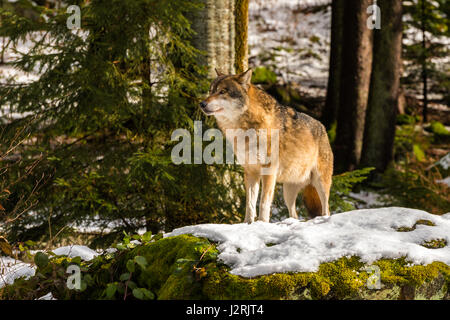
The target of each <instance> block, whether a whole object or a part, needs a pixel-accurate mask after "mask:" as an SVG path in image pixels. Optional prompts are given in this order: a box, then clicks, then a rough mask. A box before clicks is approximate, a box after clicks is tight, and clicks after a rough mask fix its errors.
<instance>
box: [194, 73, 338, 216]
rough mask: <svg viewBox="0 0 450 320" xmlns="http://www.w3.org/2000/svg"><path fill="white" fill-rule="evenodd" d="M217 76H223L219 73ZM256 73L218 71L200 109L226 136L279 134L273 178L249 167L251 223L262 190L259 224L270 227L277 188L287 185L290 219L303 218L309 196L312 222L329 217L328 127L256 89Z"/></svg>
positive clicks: (246, 166) (257, 167)
mask: <svg viewBox="0 0 450 320" xmlns="http://www.w3.org/2000/svg"><path fill="white" fill-rule="evenodd" d="M216 71H217V70H216ZM251 74H252V71H251V70H248V71H246V72H244V73H242V74H239V75H224V74H222V73H220V72H219V71H217V75H218V77H217V79H215V80H214V81H213V82H212V84H211V87H210V93H209V96H208V97H207V98H206V99H205V100H204V101H203V102H202V103H201V104H200V105H201V108H202V110H203V111H204V112H205V113H206V114H207V115H214V116H215V118H216V120H217V123H218V125H219V127H220V129H221V130H222V131H224V132H225V130H227V129H243V130H248V129H255V130H258V129H267V130H268V135H269V136H268V138H267V139H268V140H269V141H270V132H271V131H270V130H271V129H278V135H279V157H278V161H277V163H275V165H273V164H272V166H271V168H272V169H270V172H269V174H264V175H262V174H261V169H262V168H263V167H264V168H267V166H265V165H264V164H258V163H256V164H247V163H244V164H243V166H244V180H245V188H246V198H247V199H246V214H245V222H248V223H251V222H253V221H254V220H255V217H256V201H257V198H258V192H259V184H260V181H261V182H262V194H261V199H260V207H259V220H262V221H265V222H268V221H269V219H270V207H271V204H272V200H273V195H274V189H275V183H276V182H281V183H283V195H284V200H285V202H286V206H287V207H288V209H289V215H290V216H291V217H293V218H297V213H296V206H295V201H296V198H297V195H298V193H299V192H300V191H302V190H303V201H304V203H305V206H306V208H307V210H308V213H309V215H310V216H311V217H315V216H320V215H322V216H328V215H329V214H330V212H329V209H328V198H329V194H330V187H331V177H332V174H333V153H332V151H331V147H330V143H329V141H328V136H327V132H326V130H325V128H324V126H323V125H322V124H321V123H320V122H318V121H317V120H315V119H313V118H311V117H310V116H308V115H306V114H304V113H299V112H296V111H295V110H293V109H292V108H288V107H285V106H282V105H280V104H278V103H277V102H276V100H275V99H274V98H272V97H271V96H270V95H269V94H267V93H265V92H264V91H263V90H261V89H259V88H258V87H256V86H253V85H252V84H251V83H250V80H251Z"/></svg>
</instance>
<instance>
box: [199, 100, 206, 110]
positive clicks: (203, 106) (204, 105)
mask: <svg viewBox="0 0 450 320" xmlns="http://www.w3.org/2000/svg"><path fill="white" fill-rule="evenodd" d="M206 106H207V103H206V102H205V101H202V102H200V108H202V109H203V110H205V108H206Z"/></svg>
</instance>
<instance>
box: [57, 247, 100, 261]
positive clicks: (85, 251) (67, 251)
mask: <svg viewBox="0 0 450 320" xmlns="http://www.w3.org/2000/svg"><path fill="white" fill-rule="evenodd" d="M52 252H53V253H54V254H56V255H58V256H60V255H66V256H68V257H70V258H74V257H81V259H83V260H85V261H89V260H92V259H94V258H95V257H96V256H98V255H99V253H98V252H96V251H94V250H92V249H90V248H88V247H86V246H79V245H72V246H65V247H60V248H57V249H54V250H52Z"/></svg>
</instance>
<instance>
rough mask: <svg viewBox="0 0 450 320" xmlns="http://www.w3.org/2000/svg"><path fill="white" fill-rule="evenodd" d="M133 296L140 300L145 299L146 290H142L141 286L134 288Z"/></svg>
mask: <svg viewBox="0 0 450 320" xmlns="http://www.w3.org/2000/svg"><path fill="white" fill-rule="evenodd" d="M133 296H134V297H135V298H136V299H139V300H144V298H145V295H144V292H143V291H142V289H141V288H136V289H133Z"/></svg>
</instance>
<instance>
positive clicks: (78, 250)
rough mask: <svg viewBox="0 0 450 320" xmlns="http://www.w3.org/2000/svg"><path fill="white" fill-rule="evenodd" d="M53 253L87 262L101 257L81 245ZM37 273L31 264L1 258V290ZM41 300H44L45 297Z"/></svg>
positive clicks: (9, 258)
mask: <svg viewBox="0 0 450 320" xmlns="http://www.w3.org/2000/svg"><path fill="white" fill-rule="evenodd" d="M52 252H53V253H54V254H56V255H67V256H68V257H70V258H74V257H81V259H83V260H85V261H89V260H92V259H94V258H95V257H96V256H97V255H99V253H98V252H96V251H94V250H92V249H90V248H88V247H86V246H80V245H72V246H65V247H60V248H57V249H54V250H52ZM35 271H36V267H35V266H34V265H32V264H30V263H25V262H22V261H20V260H17V259H14V258H11V257H0V288H1V287H3V286H5V285H7V284H12V283H13V282H14V280H15V279H17V278H21V277H25V278H29V277H31V276H33V275H34V273H35ZM47 298H48V297H47ZM40 299H44V297H41V298H40ZM44 300H51V299H44Z"/></svg>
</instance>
